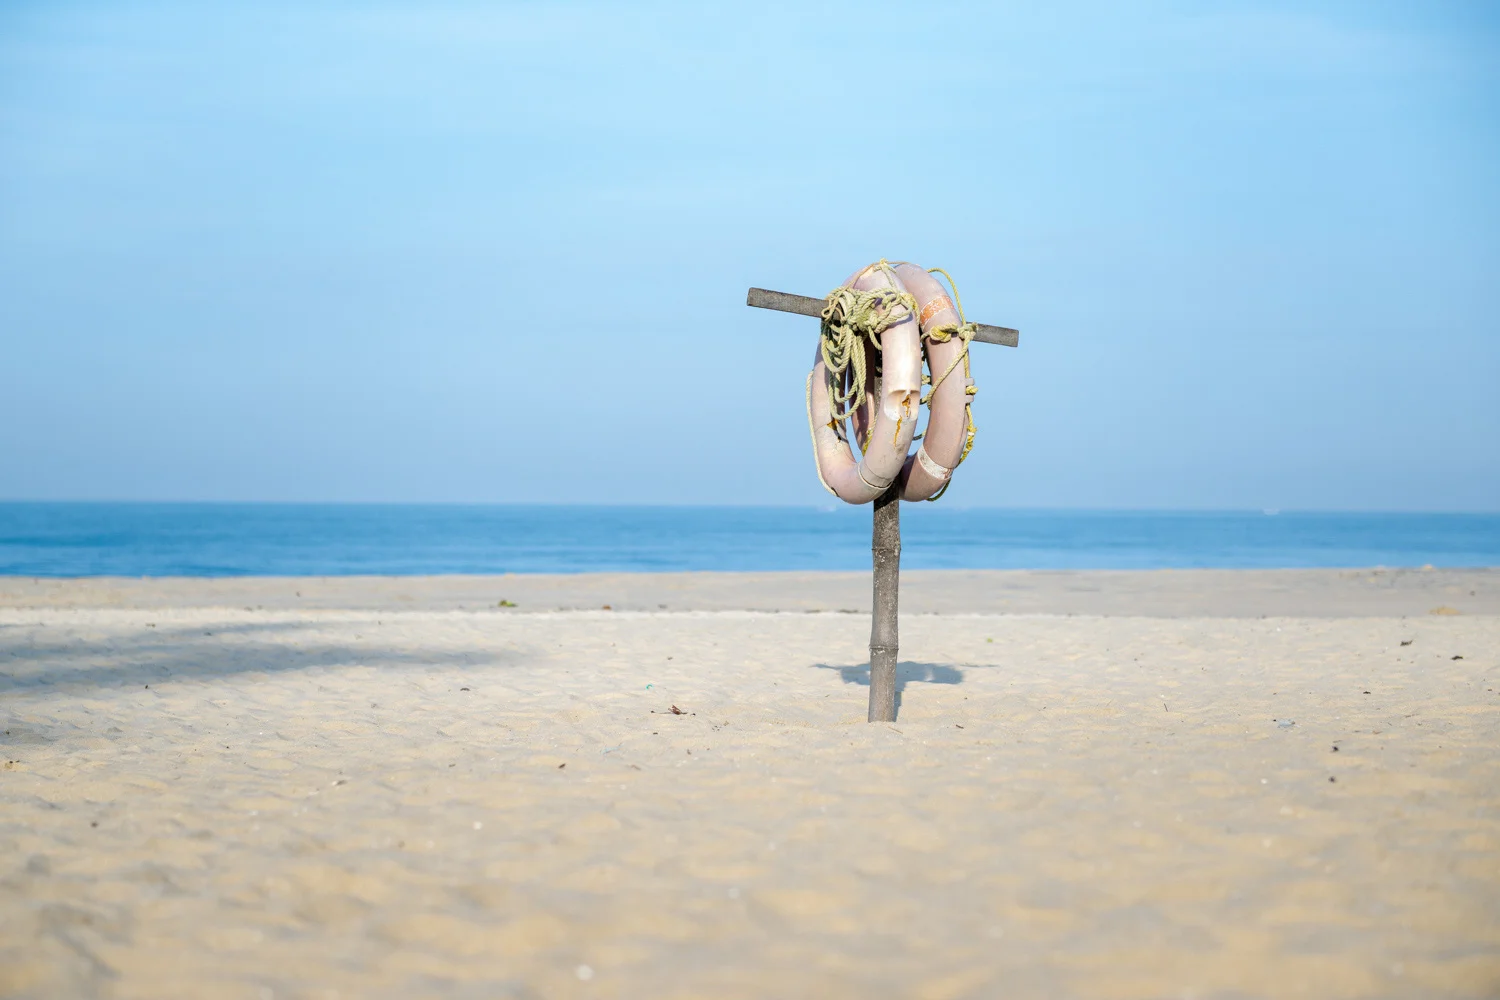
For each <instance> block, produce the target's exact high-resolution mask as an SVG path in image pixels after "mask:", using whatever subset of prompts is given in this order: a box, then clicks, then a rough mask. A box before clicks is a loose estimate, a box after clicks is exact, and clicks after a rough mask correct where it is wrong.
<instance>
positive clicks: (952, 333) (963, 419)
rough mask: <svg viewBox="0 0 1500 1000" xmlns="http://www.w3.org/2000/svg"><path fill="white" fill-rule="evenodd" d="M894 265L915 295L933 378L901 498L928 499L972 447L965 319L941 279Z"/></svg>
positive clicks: (971, 386)
mask: <svg viewBox="0 0 1500 1000" xmlns="http://www.w3.org/2000/svg"><path fill="white" fill-rule="evenodd" d="M894 267H895V271H896V275H897V277H898V278H899V279H900V281H901V283H902V285H903V286H904V287H905V288H906V290H907V291H908V292H910V293H911V295H912V297H913V298H914V299H916V302H917V321H918V323H919V324H920V326H921V329H922V337H923V341H922V346H923V348H924V351H925V353H926V355H927V370H928V372H930V373H931V378H932V381H933V383H934V385H933V388H932V392H931V394H930V397H929V399H928V401H927V402H928V414H929V415H928V420H927V429H926V430H925V431H924V432H923V434H922V440H921V441H920V442H919V443H918V445H917V451H916V454H914V455H912V456H911V457H910V458H909V459H907V461H906V465H905V467H904V468H903V469H902V470H901V499H903V500H927V499H929V498H931V497H933V496H934V495H935V494H938V493H941V492H942V491H943V489H944V488H945V487H946V486H947V485H948V481H949V480H950V479H951V478H952V477H953V470H954V469H956V468H957V467H958V464H959V463H960V462H962V461H963V459H964V456H965V455H966V454H967V452H968V449H969V447H970V442H971V437H970V435H971V433H972V431H973V424H972V422H971V421H970V417H969V409H968V408H969V398H970V397H971V396H972V395H973V394H974V380H973V379H972V378H970V377H969V366H968V359H967V357H966V356H965V355H966V354H967V352H968V349H969V344H968V340H967V338H966V336H965V335H964V334H963V333H962V332H961V331H962V328H963V319H962V317H961V316H960V315H959V313H958V310H957V309H955V308H954V305H953V302H952V300H951V299H949V298H948V292H947V290H946V289H944V288H943V286H942V284H941V283H940V282H939V281H938V280H937V279H936V278H934V277H933V276H932V275H931V274H930V273H929V272H927V271H926V270H924V269H922V268H920V267H918V266H917V265H915V264H909V263H905V262H903V263H900V264H896V265H894Z"/></svg>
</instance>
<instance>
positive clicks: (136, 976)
mask: <svg viewBox="0 0 1500 1000" xmlns="http://www.w3.org/2000/svg"><path fill="white" fill-rule="evenodd" d="M868 588H869V582H868V576H867V575H864V574H858V573H851V574H660V575H650V576H647V575H639V576H627V575H597V576H571V577H541V576H538V577H525V576H505V577H434V578H347V579H313V578H300V579H293V578H265V579H235V580H72V581H61V580H31V579H21V578H5V579H0V686H3V687H0V690H3V700H0V716H3V720H4V735H3V737H0V739H3V740H4V748H3V749H4V757H5V763H4V769H3V771H0V842H3V844H4V853H3V856H0V927H3V928H4V933H3V935H0V995H4V996H7V997H37V998H41V997H48V998H50V997H102V998H127V997H128V998H177V997H183V998H186V997H195V998H198V997H227V998H241V997H242V998H247V1000H269V998H308V1000H313V998H317V1000H325V998H335V997H339V998H363V997H392V998H395V997H417V996H442V997H463V998H470V997H472V998H481V997H482V998H489V997H528V998H530V997H535V998H552V997H916V998H931V1000H939V998H966V997H974V998H981V997H1100V998H1148V997H1149V998H1156V997H1173V998H1177V997H1184V998H1186V997H1191V998H1225V1000H1228V998H1245V997H1316V998H1334V997H1389V998H1406V997H1474V998H1479V997H1494V996H1496V995H1500V693H1497V692H1500V663H1497V650H1500V571H1494V570H1473V571H1460V570H1428V571H1421V570H1363V571H1313V570H1308V571H1160V572H1139V573H1135V572H1112V573H1106V572H1098V573H1026V572H937V571H931V572H915V573H908V574H905V575H904V577H903V591H902V600H903V605H902V610H903V617H902V623H901V625H902V636H901V638H902V657H901V660H902V665H901V668H900V677H901V702H900V713H899V717H898V719H897V721H896V723H895V724H891V725H887V724H878V725H869V724H867V723H865V721H864V717H865V700H866V697H867V694H868V687H867V683H868V675H867V668H866V666H865V664H866V649H865V646H866V643H867V642H868V630H869V620H868V608H869V602H870V597H869V592H868ZM502 602H504V604H503V605H502ZM511 605H514V606H511ZM606 606H607V607H606Z"/></svg>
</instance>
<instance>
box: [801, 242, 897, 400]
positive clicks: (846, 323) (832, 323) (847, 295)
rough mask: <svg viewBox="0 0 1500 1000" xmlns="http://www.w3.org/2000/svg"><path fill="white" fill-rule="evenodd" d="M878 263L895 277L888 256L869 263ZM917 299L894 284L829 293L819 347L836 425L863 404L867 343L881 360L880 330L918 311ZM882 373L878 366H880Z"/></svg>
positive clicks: (868, 268) (877, 362) (876, 265)
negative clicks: (862, 289) (863, 289)
mask: <svg viewBox="0 0 1500 1000" xmlns="http://www.w3.org/2000/svg"><path fill="white" fill-rule="evenodd" d="M871 267H876V268H880V269H882V270H883V271H885V272H887V273H889V274H891V275H892V277H893V278H894V276H895V272H894V271H892V270H891V265H890V264H889V263H888V262H887V261H886V260H885V259H884V258H882V259H880V260H878V261H876V262H875V263H874V264H871V265H870V267H867V268H865V269H864V271H861V272H860V274H861V275H863V274H864V273H865V271H868V270H870V268H871ZM916 314H917V301H916V299H914V298H912V297H911V295H910V294H909V293H907V292H903V291H899V290H898V289H896V288H873V289H870V290H869V291H859V290H856V289H853V288H849V287H847V286H842V285H841V286H840V287H838V288H835V289H834V290H833V291H831V292H829V293H828V305H826V306H824V307H823V327H822V335H821V350H822V353H823V366H824V367H825V368H827V369H828V374H829V375H830V376H831V378H830V379H829V380H828V408H829V410H830V411H831V412H832V414H833V416H832V422H833V424H834V425H838V424H841V423H843V422H844V421H845V420H847V419H849V417H850V416H852V415H853V414H854V412H855V411H856V410H858V409H859V408H860V407H861V406H863V405H864V403H865V378H866V375H867V370H866V367H865V364H866V361H865V345H866V343H867V342H868V344H869V346H871V347H873V348H874V349H875V351H876V352H877V353H876V355H875V356H876V359H877V361H876V364H877V365H878V364H879V360H878V359H879V357H880V355H879V353H878V352H879V351H880V334H881V333H882V332H884V331H885V330H886V329H888V328H890V327H892V326H894V325H895V324H897V323H899V322H901V320H902V319H904V318H905V317H906V316H916ZM877 373H878V369H877Z"/></svg>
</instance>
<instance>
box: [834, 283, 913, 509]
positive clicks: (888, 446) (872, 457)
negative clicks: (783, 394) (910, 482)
mask: <svg viewBox="0 0 1500 1000" xmlns="http://www.w3.org/2000/svg"><path fill="white" fill-rule="evenodd" d="M839 287H840V288H850V289H854V290H856V291H860V292H870V291H880V290H885V291H889V292H890V293H892V295H893V296H894V297H898V298H900V299H901V300H902V301H903V302H904V303H905V305H902V306H898V307H896V308H894V309H893V310H892V321H891V323H890V325H888V326H886V327H885V328H884V329H882V330H879V331H878V332H877V333H878V337H879V344H880V348H879V360H880V367H881V377H880V383H879V387H878V388H879V392H878V393H877V392H876V388H877V387H876V385H875V384H874V367H875V366H874V364H873V362H874V361H875V356H874V355H875V349H874V347H873V345H871V344H870V343H869V341H868V340H866V339H864V338H861V340H860V343H858V344H855V345H852V347H851V350H854V351H863V352H864V356H863V358H862V359H859V361H858V363H856V364H850V365H849V367H848V368H847V369H845V370H844V371H842V372H838V373H837V375H836V376H835V373H832V372H830V371H829V368H828V365H827V363H826V361H825V359H824V344H823V342H822V338H821V335H820V343H819V350H818V356H817V359H816V361H815V363H814V364H813V370H812V373H811V374H810V375H808V378H807V419H808V425H809V427H810V428H811V430H812V439H813V455H814V457H815V459H816V460H817V466H818V479H819V480H820V481H821V482H822V483H823V486H824V488H825V489H827V490H828V492H830V493H832V494H834V495H835V496H837V497H838V498H839V499H840V500H843V501H845V502H847V503H851V504H861V503H869V502H870V501H872V500H874V499H875V498H877V497H879V496H880V495H881V494H882V493H884V492H885V491H886V490H887V489H888V488H889V487H890V485H891V484H892V483H893V482H895V481H896V478H897V477H898V476H900V475H901V473H902V469H903V468H904V467H905V465H906V463H907V450H908V449H909V448H910V447H911V440H912V437H913V436H914V434H915V432H916V429H917V409H918V405H919V401H920V399H921V395H922V346H921V335H920V325H919V323H918V321H917V315H916V313H915V312H914V311H913V309H912V308H910V305H911V303H912V298H911V296H910V294H909V293H908V291H907V289H906V288H905V286H904V285H903V283H902V280H901V278H900V277H899V275H898V274H897V273H896V271H895V270H894V269H893V268H892V267H891V266H890V265H889V264H887V263H886V262H885V261H880V262H878V263H875V264H871V265H870V266H869V267H867V268H865V269H863V270H861V271H859V272H858V273H856V274H854V275H852V276H851V277H850V278H849V280H847V281H845V282H844V283H843V285H841V286H839ZM850 360H853V359H850ZM861 369H862V370H863V374H864V375H865V378H864V379H863V380H862V384H861V385H858V386H855V385H853V384H851V383H852V381H853V380H854V379H856V378H857V377H858V372H859V370H861ZM835 377H837V384H835ZM835 395H836V396H837V397H838V399H837V400H836V399H835V398H833V396H835ZM877 396H878V398H877ZM846 399H847V400H848V401H850V402H851V404H853V403H854V402H855V401H857V400H862V404H861V405H856V406H852V409H851V411H850V412H849V413H848V416H849V417H850V418H851V421H850V422H851V423H853V425H854V434H855V437H856V439H857V440H858V443H859V445H860V447H861V450H862V451H863V456H862V457H861V458H860V459H858V460H857V461H856V459H855V457H854V452H853V449H852V448H851V446H850V441H849V438H848V434H847V432H846V431H845V430H844V421H843V420H842V419H839V418H840V417H841V416H843V414H840V413H837V412H835V410H834V407H835V405H837V403H838V402H839V401H842V400H846Z"/></svg>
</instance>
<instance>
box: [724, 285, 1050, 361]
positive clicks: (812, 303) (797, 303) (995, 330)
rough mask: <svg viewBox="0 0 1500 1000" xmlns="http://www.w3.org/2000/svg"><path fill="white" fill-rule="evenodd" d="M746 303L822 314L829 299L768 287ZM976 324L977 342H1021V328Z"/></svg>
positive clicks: (754, 290) (1004, 344) (1010, 344)
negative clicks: (773, 289)
mask: <svg viewBox="0 0 1500 1000" xmlns="http://www.w3.org/2000/svg"><path fill="white" fill-rule="evenodd" d="M745 305H747V306H754V307H755V308H757V309H775V310H776V311H777V312H784V313H796V314H797V315H798V316H822V315H823V309H824V307H826V306H827V305H828V300H827V299H815V298H813V297H812V296H811V295H793V294H792V293H791V292H773V291H771V290H770V289H768V288H752V289H750V294H749V295H748V296H746V298H745ZM974 325H975V327H976V329H975V331H974V340H975V342H976V343H980V344H999V345H1000V346H1001V347H1016V346H1018V345H1019V344H1020V343H1021V331H1020V330H1012V329H1011V328H1010V327H1008V326H991V325H990V324H988V323H976V324H974Z"/></svg>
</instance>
